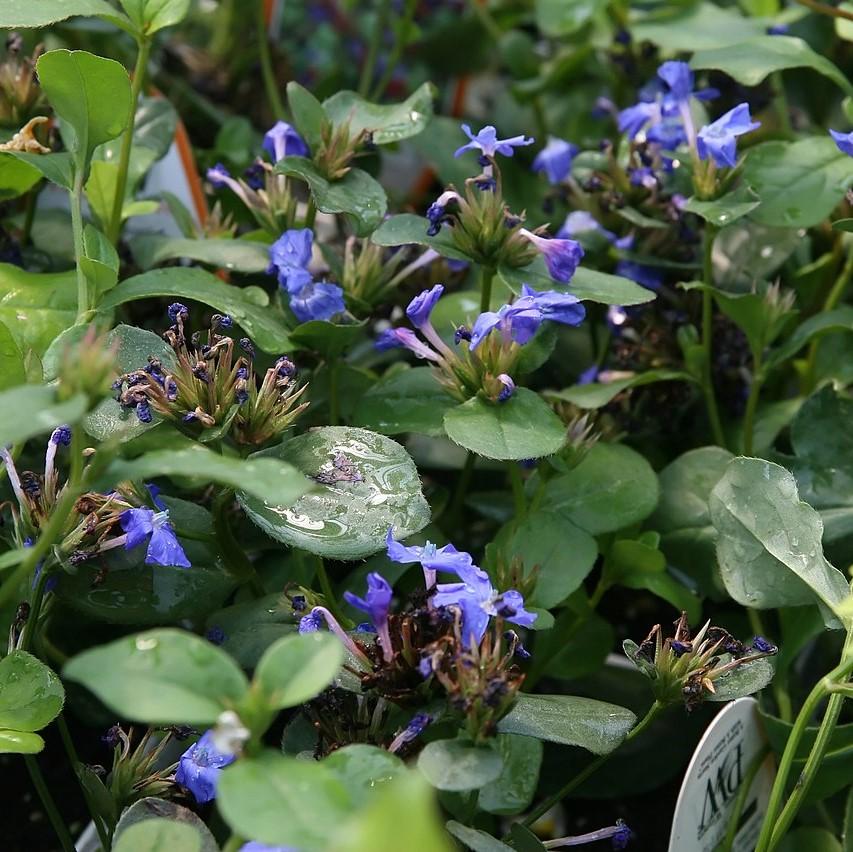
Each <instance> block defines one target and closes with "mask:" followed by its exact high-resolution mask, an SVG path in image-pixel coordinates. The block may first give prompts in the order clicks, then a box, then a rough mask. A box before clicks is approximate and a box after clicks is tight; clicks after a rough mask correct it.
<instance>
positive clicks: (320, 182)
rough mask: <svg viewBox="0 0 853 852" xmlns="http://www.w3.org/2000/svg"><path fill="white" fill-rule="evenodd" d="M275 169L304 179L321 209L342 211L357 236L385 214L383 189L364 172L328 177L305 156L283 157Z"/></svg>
mask: <svg viewBox="0 0 853 852" xmlns="http://www.w3.org/2000/svg"><path fill="white" fill-rule="evenodd" d="M276 171H277V172H280V173H281V174H283V175H287V176H288V177H296V178H299V179H300V180H304V181H305V182H306V183H307V184H308V188H309V189H310V190H311V196H312V197H313V199H314V203H315V204H316V205H317V209H318V210H320V211H321V212H322V213H346V214H347V215H348V216H349V217H350V219H351V221H352V224H353V228H354V230H355V234H356V236H357V237H367V236H369V235H370V233H371V232H372V231H375V230H376V228H378V227H379V224H380V223H381V222H382V220H383V219H384V218H385V212H386V210H387V208H388V199H387V198H386V197H385V190H384V189H383V188H382V187H381V186H380V184H378V183H377V182H376V181H375V180H374V179H373V178H372V177H371V176H370V175H369V174H368V173H367V172H364V171H362V170H361V169H350V170H349V171H348V172H347V173H346V174H345V175H344V176H343V177H342V178H341V179H340V180H336V181H330V180H328V179H327V178H326V177H325V176H324V175H322V174H321V173H320V171H319V169H318V168H317V166H315V165H314V163H312V162H311V160H308V159H306V158H305V157H285V158H284V159H283V160H280V161H279V162H278V164H277V165H276Z"/></svg>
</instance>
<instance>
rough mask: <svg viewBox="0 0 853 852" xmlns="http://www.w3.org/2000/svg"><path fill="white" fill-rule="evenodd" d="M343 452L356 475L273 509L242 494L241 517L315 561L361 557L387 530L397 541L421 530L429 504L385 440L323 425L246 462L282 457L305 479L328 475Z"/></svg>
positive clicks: (404, 457) (411, 469)
mask: <svg viewBox="0 0 853 852" xmlns="http://www.w3.org/2000/svg"><path fill="white" fill-rule="evenodd" d="M339 454H343V455H344V456H345V457H346V458H347V459H348V460H349V461H351V462H352V463H353V466H354V468H355V470H356V472H357V474H358V476H359V477H360V478H359V479H358V480H355V481H349V482H348V481H341V482H338V483H336V484H335V485H332V486H329V485H320V487H319V488H318V489H316V490H315V491H313V492H311V493H310V494H307V495H306V496H305V497H303V498H301V499H300V500H299V501H298V502H296V503H294V504H291V505H276V504H275V503H273V502H272V501H269V500H260V499H258V498H256V497H252V496H251V495H249V494H246V493H243V492H240V493H238V494H237V498H238V500H239V501H240V504H241V505H242V506H243V508H244V509H245V511H246V514H247V515H248V516H249V517H250V518H251V519H252V521H254V522H255V523H256V524H257V525H258V526H259V527H260V528H261V529H262V530H264V532H266V533H267V534H268V535H270V536H272V537H273V538H275V539H278V540H279V541H283V542H284V543H285V544H289V545H291V546H292V547H300V548H302V549H303V550H307V551H309V552H310V553H316V554H318V555H319V556H329V557H333V558H336V559H359V558H361V557H364V556H369V555H370V554H371V553H375V552H376V551H378V550H381V549H382V548H383V547H384V546H385V536H386V535H387V533H388V529H389V527H392V526H393V527H394V531H395V536H396V537H397V538H405V537H406V536H409V535H412V534H413V533H416V532H418V531H419V530H421V529H423V528H424V527H425V526H426V525H427V523H428V522H429V506H428V504H427V502H426V500H425V499H424V497H423V495H422V494H421V483H420V478H419V476H418V471H417V468H416V467H415V464H414V462H413V461H412V460H411V458H410V457H409V455H408V454H407V453H406V451H405V450H404V449H403V448H402V447H401V446H400V445H399V444H397V443H395V442H394V441H392V440H391V439H390V438H386V437H384V436H383V435H377V434H376V433H375V432H368V431H367V430H365V429H354V428H348V427H344V426H327V427H324V428H321V429H315V430H313V431H311V432H307V433H306V434H304V435H299V436H298V437H296V438H291V439H289V440H287V441H285V442H284V443H282V444H281V445H280V446H278V447H271V448H270V449H268V450H262V451H261V452H260V453H255V454H254V455H253V456H251V458H259V457H273V458H281V459H286V460H287V461H288V462H290V464H293V465H295V466H296V467H297V468H298V469H299V470H301V471H302V472H303V473H304V474H306V475H307V476H309V477H316V476H317V475H318V474H319V473H320V472H321V471H324V472H326V471H330V470H332V469H333V460H334V459H335V457H336V456H338V455H339Z"/></svg>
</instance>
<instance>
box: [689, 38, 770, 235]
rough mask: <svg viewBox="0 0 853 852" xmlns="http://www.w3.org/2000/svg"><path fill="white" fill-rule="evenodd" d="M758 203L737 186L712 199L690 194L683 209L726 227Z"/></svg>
mask: <svg viewBox="0 0 853 852" xmlns="http://www.w3.org/2000/svg"><path fill="white" fill-rule="evenodd" d="M771 38H775V36H771ZM759 204H761V199H760V198H758V196H756V194H755V193H754V192H753V191H752V190H751V189H750V188H749V187H748V186H747V187H739V188H738V189H736V190H734V191H733V192H729V193H728V194H726V195H723V196H722V197H721V198H717V199H715V200H714V201H702V200H701V199H699V198H696V197H695V196H692V197H691V198H689V199H688V200H687V204H685V205H684V209H685V210H686V211H687V212H688V213H695V214H696V215H697V216H701V217H702V218H703V219H704V220H705V221H706V222H710V223H711V224H712V225H714V226H715V227H717V228H726V227H728V226H729V225H731V224H732V223H734V222H737V220H738V219H741V218H743V217H744V216H746V214H747V213H751V212H752V211H753V210H755V208H756V207H758V205H759Z"/></svg>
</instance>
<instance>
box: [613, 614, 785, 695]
mask: <svg viewBox="0 0 853 852" xmlns="http://www.w3.org/2000/svg"><path fill="white" fill-rule="evenodd" d="M623 645H624V650H625V655H626V656H627V657H628V658H629V659H630V660H631V662H632V663H634V665H635V666H636V667H637V668H638V669H639V670H640V671H641V672H642V673H643V674H644V675H646V677H648V678H649V679H650V680H651V686H652V692H653V693H654V696H655V699H656V700H657V701H658V702H659V703H660V704H662V705H665V704H674V703H677V702H679V701H683V702H684V706H685V707H686V708H687V710H688V711H689V710H695V709H696V708H697V707H698V706H699V705H700V704H701V703H702V702H703V701H704V700H705V699H706V698H708V697H709V696H713V695H714V693H715V692H716V687H715V686H714V683H715V681H718V680H721V679H722V680H724V679H725V676H726V675H728V674H729V673H730V672H732V671H734V670H735V669H738V668H741V667H744V666H749V665H750V664H753V663H755V662H756V661H759V660H762V659H763V658H765V657H769V656H773V655H774V654H776V653H777V651H778V649H777V647H776V646H775V645H773V644H772V643H771V642H768V641H767V640H766V639H764V638H763V637H761V636H757V637H755V639H753V641H752V643H751V645H744V644H743V643H742V642H739V641H738V640H737V639H735V638H734V637H733V636H732V635H731V634H730V633H729V632H728V631H727V630H724V629H723V628H722V627H712V626H711V622H710V621H708V622H706V623H705V624H704V625H703V627H702V629H701V630H699V632H698V633H697V634H696V635H695V636H691V633H690V626H689V624H688V622H687V613H686V612H683V613H682V614H681V617H680V618H679V619H678V621H676V622H675V633H674V635H673V636H672V637H671V638H664V636H663V631H662V630H661V626H660V625H659V624H657V625H655V626H654V627H653V628H652V631H651V632H650V633H649V635H648V636H647V637H646V638H645V639H644V640H643V641H642V642H641V643H640V644H639V645H637V643H636V642H632V641H631V640H630V639H626V640H625V642H624V643H623ZM764 674H765V676H766V680H765V682H762V680H761V678H756V679H755V682H754V691H758V690H759V689H761V688H762V687H763V686H765V685H766V683H769V681H770V679H771V678H772V677H773V668H772V666H766V672H765V673H764Z"/></svg>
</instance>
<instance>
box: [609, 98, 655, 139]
mask: <svg viewBox="0 0 853 852" xmlns="http://www.w3.org/2000/svg"><path fill="white" fill-rule="evenodd" d="M661 118H662V116H661V110H660V105H659V104H656V103H646V102H645V101H640V103H638V104H635V105H634V106H630V107H626V108H625V109H623V110H622V111H621V112H620V113H619V118H618V127H619V132H620V133H626V134H627V135H628V138H629V139H633V138H634V137H635V136H637V134H638V133H639V132H640V131H641V130H642V129H643V128H644V127H645V126H646V125H647V124H648V123H649V122H652V121H660V120H661Z"/></svg>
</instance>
